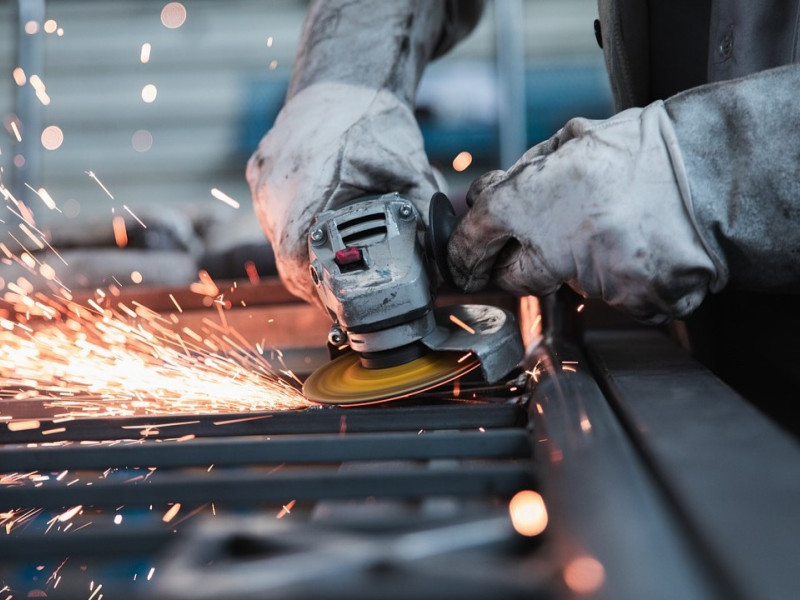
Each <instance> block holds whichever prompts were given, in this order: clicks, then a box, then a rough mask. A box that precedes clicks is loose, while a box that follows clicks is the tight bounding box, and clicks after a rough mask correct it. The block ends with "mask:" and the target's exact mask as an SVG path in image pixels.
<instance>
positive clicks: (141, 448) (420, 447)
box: [0, 429, 531, 472]
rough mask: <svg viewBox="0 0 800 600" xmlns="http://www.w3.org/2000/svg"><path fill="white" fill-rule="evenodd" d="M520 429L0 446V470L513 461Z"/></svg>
mask: <svg viewBox="0 0 800 600" xmlns="http://www.w3.org/2000/svg"><path fill="white" fill-rule="evenodd" d="M530 453H531V448H530V442H529V440H528V436H527V435H526V433H525V432H524V431H523V430H520V429H511V430H506V429H502V430H495V431H487V432H484V433H481V432H479V431H459V432H451V431H443V432H434V433H426V434H424V435H418V434H416V433H380V434H371V433H356V434H346V435H292V436H278V437H271V438H269V437H263V436H262V437H238V438H208V439H199V440H197V439H196V440H190V441H186V442H180V443H178V442H169V443H161V442H155V441H145V442H139V443H135V444H125V445H121V444H115V445H112V446H105V445H104V446H102V447H101V448H98V447H97V446H83V445H74V446H60V447H51V446H47V447H38V448H21V447H16V448H15V447H5V448H0V472H8V471H42V472H45V471H61V470H63V469H68V470H71V471H74V470H80V469H98V470H101V471H102V470H104V469H106V468H108V467H123V468H124V467H133V466H137V467H158V468H169V467H186V466H208V465H210V464H213V465H215V466H218V467H222V466H236V465H253V464H264V463H267V464H269V463H271V464H276V463H285V464H297V463H311V464H314V463H337V462H344V461H353V460H421V459H434V458H503V457H507V458H521V457H524V456H530Z"/></svg>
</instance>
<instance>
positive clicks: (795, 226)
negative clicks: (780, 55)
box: [665, 64, 800, 293]
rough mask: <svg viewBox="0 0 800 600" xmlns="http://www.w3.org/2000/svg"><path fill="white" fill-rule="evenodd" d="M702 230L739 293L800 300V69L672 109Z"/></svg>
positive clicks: (711, 88)
mask: <svg viewBox="0 0 800 600" xmlns="http://www.w3.org/2000/svg"><path fill="white" fill-rule="evenodd" d="M665 106H666V108H667V111H668V113H669V114H670V116H671V118H672V120H673V122H674V126H675V131H676V133H677V136H678V140H679V143H680V147H681V153H682V155H683V160H684V162H685V166H686V172H687V175H688V179H689V186H690V192H691V202H692V207H693V210H694V215H695V218H696V220H697V226H698V229H699V231H700V232H701V235H703V237H704V238H705V242H706V244H707V245H708V246H709V249H710V250H711V251H712V252H713V253H714V254H716V257H717V258H718V259H719V261H720V263H721V264H722V267H723V269H726V270H727V273H724V274H723V277H725V276H726V275H727V277H728V278H729V282H728V285H729V286H730V287H733V288H738V289H746V290H753V291H766V292H791V293H800V64H794V65H789V66H785V67H779V68H776V69H770V70H767V71H762V72H759V73H756V74H753V75H750V76H747V77H744V78H741V79H734V80H730V81H724V82H720V83H715V84H710V85H705V86H701V87H697V88H693V89H691V90H688V91H686V92H683V93H681V94H678V95H676V96H673V97H672V98H670V99H668V100H667V101H666V102H665Z"/></svg>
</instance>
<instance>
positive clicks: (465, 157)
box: [453, 152, 472, 172]
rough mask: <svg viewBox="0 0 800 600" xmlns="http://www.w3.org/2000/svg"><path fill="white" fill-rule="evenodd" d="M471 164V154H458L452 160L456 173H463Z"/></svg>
mask: <svg viewBox="0 0 800 600" xmlns="http://www.w3.org/2000/svg"><path fill="white" fill-rule="evenodd" d="M471 164H472V154H470V153H469V152H459V153H458V154H457V155H456V157H455V158H454V159H453V169H454V170H456V171H459V172H461V171H464V170H465V169H466V168H467V167H469V166H470V165H471Z"/></svg>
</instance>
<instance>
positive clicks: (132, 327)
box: [0, 171, 310, 525]
mask: <svg viewBox="0 0 800 600" xmlns="http://www.w3.org/2000/svg"><path fill="white" fill-rule="evenodd" d="M87 174H89V175H90V176H91V177H92V178H93V179H95V180H96V181H98V183H99V184H100V185H101V187H103V189H105V188H104V186H102V183H100V182H99V180H97V178H96V176H95V175H94V173H92V172H91V171H89V172H87ZM0 192H2V194H1V195H0V201H1V200H2V198H5V202H6V205H7V207H8V208H9V209H10V210H11V213H12V214H14V215H15V216H16V217H17V218H19V219H20V223H19V225H21V226H22V227H21V230H22V232H23V233H24V235H22V234H21V233H20V234H17V236H14V235H13V234H12V233H11V232H10V231H9V236H10V237H11V239H13V240H15V242H16V243H18V244H19V247H20V248H21V250H20V249H17V251H16V252H17V253H15V250H14V248H10V247H9V246H8V245H6V244H2V243H0V251H2V254H0V259H2V262H3V263H5V264H7V265H12V264H15V265H16V266H17V267H21V268H22V269H24V271H25V272H26V273H25V275H24V276H20V277H18V278H16V279H15V280H9V281H5V280H4V279H2V278H0V382H2V383H0V401H4V400H6V401H13V402H21V403H25V404H28V403H30V404H29V405H30V406H34V407H36V406H39V407H42V409H44V410H45V411H47V412H48V413H50V414H52V413H53V412H55V418H54V420H53V422H54V423H55V422H56V421H61V422H62V424H63V426H64V427H66V428H67V429H68V428H69V421H70V420H71V419H73V418H78V417H102V416H106V417H115V416H118V417H125V416H137V415H165V414H166V415H169V414H176V415H177V414H198V413H211V414H222V413H246V412H250V411H257V412H263V411H269V410H280V409H296V408H304V407H307V406H310V403H309V402H308V401H307V400H306V399H305V398H304V397H303V396H302V394H300V392H299V391H298V390H297V386H296V385H295V384H294V383H290V382H289V381H288V380H287V379H286V377H287V376H286V375H285V374H284V373H285V372H287V370H286V369H285V366H284V365H283V364H282V363H281V364H278V365H273V364H272V363H270V362H269V361H268V360H267V359H266V358H265V357H264V356H263V355H262V353H261V352H259V351H257V350H256V348H255V347H251V344H249V343H248V342H247V341H246V340H245V339H244V338H243V337H242V336H241V334H239V333H238V332H237V331H236V330H234V329H232V328H230V327H229V326H228V325H227V322H226V320H225V314H224V311H225V310H227V308H229V307H230V306H231V305H232V303H231V302H230V301H229V300H226V299H224V294H223V293H222V291H221V290H220V289H219V287H218V286H217V285H216V284H215V283H214V281H213V280H212V279H211V277H210V276H209V275H208V273H205V272H201V273H200V274H199V279H200V281H199V282H198V283H197V284H196V285H195V286H194V287H193V288H192V291H194V292H196V293H199V294H203V295H205V296H208V297H209V299H210V300H212V301H213V306H214V307H215V308H214V311H213V312H210V313H209V317H211V316H212V315H215V316H216V318H214V319H212V318H207V319H203V320H202V323H201V324H198V325H193V326H192V327H187V326H185V324H183V323H181V322H180V319H179V317H178V316H177V314H175V313H171V314H168V315H162V314H159V313H157V312H155V311H153V310H151V309H149V308H147V307H146V306H144V305H142V304H141V303H139V302H135V301H131V302H129V303H126V302H125V301H124V300H121V299H120V298H119V295H120V294H119V288H118V287H117V286H116V285H111V286H109V288H108V289H107V290H105V291H104V290H103V289H99V288H98V289H97V290H95V292H94V294H93V297H90V298H88V299H87V300H86V301H85V302H77V301H75V300H74V297H73V294H72V292H71V291H70V290H69V289H67V288H66V287H65V286H64V285H63V284H62V283H61V282H60V281H59V280H58V278H57V277H56V272H55V270H54V269H53V268H52V267H51V266H50V265H48V264H47V261H48V256H52V255H51V254H48V253H44V252H43V253H39V252H37V248H41V247H42V246H41V244H40V243H39V242H45V243H46V241H45V240H44V236H43V235H42V233H41V232H40V231H39V230H38V229H36V228H35V227H34V226H33V225H32V223H29V222H26V221H25V219H23V218H22V217H23V215H24V214H25V213H24V212H17V211H16V210H14V209H13V208H12V204H13V196H12V195H11V193H10V192H9V191H8V190H7V189H6V188H5V187H4V186H3V185H2V183H0ZM106 193H108V192H107V190H106ZM17 207H18V208H20V210H22V208H21V204H18V205H17ZM28 238H29V239H30V240H32V241H33V242H34V243H35V244H36V245H35V246H33V245H32V244H29V243H27V242H26V243H25V244H23V242H24V240H25V239H28ZM26 246H27V247H26ZM47 247H48V248H49V247H50V246H49V244H47ZM29 248H30V250H29ZM112 288H113V289H112ZM231 291H232V292H234V291H235V290H234V288H231ZM173 302H174V304H175V305H176V308H178V311H179V312H180V305H178V304H177V301H175V300H174V297H173ZM274 355H277V356H278V360H280V353H278V352H276V353H274ZM28 414H30V412H28ZM0 416H1V417H3V418H0V427H2V426H5V427H7V428H8V430H10V431H24V430H26V429H40V428H41V427H42V426H41V424H40V422H39V421H37V420H34V419H32V418H30V417H27V418H25V419H14V418H11V417H9V416H7V415H0ZM3 423H5V425H3ZM58 429H60V427H58V426H56V427H51V428H47V429H46V430H47V431H48V433H56V431H57V430H58ZM2 522H3V521H2V519H0V525H2Z"/></svg>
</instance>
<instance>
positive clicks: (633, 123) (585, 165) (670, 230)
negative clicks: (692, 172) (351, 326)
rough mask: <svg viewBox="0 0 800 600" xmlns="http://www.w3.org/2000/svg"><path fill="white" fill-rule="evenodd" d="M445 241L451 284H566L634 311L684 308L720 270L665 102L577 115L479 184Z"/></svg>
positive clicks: (543, 289) (541, 287)
mask: <svg viewBox="0 0 800 600" xmlns="http://www.w3.org/2000/svg"><path fill="white" fill-rule="evenodd" d="M467 201H468V203H469V204H471V209H470V210H469V211H468V213H467V215H466V216H465V217H464V219H462V221H461V223H459V225H458V227H457V228H456V230H455V231H454V233H453V236H452V237H451V239H450V243H449V246H448V260H449V264H450V268H451V272H452V276H453V279H454V281H455V283H456V284H457V285H459V286H460V287H462V288H463V289H465V290H466V291H469V292H472V291H477V290H480V289H482V288H483V287H485V286H487V285H488V284H489V283H490V282H491V283H495V284H496V285H498V286H500V287H501V288H503V289H505V290H507V291H509V292H512V293H515V294H534V295H546V294H549V293H552V292H554V291H555V290H556V289H558V288H559V287H560V286H561V285H562V284H564V283H566V284H568V285H569V286H570V287H572V288H573V289H574V290H575V291H577V292H578V293H579V294H581V295H582V296H584V297H588V298H597V297H599V298H602V299H603V300H605V301H606V302H607V303H609V304H610V305H612V306H616V307H619V308H622V309H625V310H627V311H629V312H630V313H631V314H632V315H633V316H635V317H636V318H638V319H640V320H643V321H647V322H651V323H661V322H665V321H667V320H669V319H670V318H680V317H684V316H686V315H688V314H689V313H691V312H692V311H693V310H694V309H696V308H697V307H698V305H699V304H700V302H701V301H702V300H703V298H704V297H705V295H706V294H707V293H708V292H709V291H712V292H714V291H718V290H719V289H721V288H722V287H723V286H724V285H725V283H726V278H727V268H726V267H725V264H724V263H723V262H722V259H721V258H720V257H719V256H717V255H716V254H715V253H714V252H712V250H711V249H710V246H709V245H708V244H707V243H706V242H705V241H704V239H703V237H702V236H701V235H700V234H699V233H698V226H697V223H696V219H695V215H694V212H693V209H692V202H691V195H690V191H689V184H688V180H687V177H686V173H685V168H684V164H683V160H682V157H681V152H680V148H679V146H678V141H677V139H676V136H675V132H674V129H673V126H672V123H671V122H670V118H669V115H668V114H667V112H666V110H665V109H664V104H663V103H662V102H660V101H659V102H655V103H653V104H651V105H649V106H647V107H646V108H644V109H641V108H633V109H629V110H626V111H624V112H621V113H619V114H618V115H615V116H614V117H612V118H610V119H608V120H605V121H590V120H587V119H573V120H571V121H569V122H568V123H567V124H566V126H565V127H564V128H563V129H561V130H560V131H559V132H558V133H557V134H556V135H555V136H553V137H552V138H551V139H549V140H547V141H545V142H542V143H541V144H539V145H537V146H535V147H533V148H531V149H530V150H528V152H526V153H525V154H524V155H523V156H522V158H521V159H520V160H519V161H517V163H516V164H514V165H513V166H512V167H511V168H510V169H509V170H508V171H505V172H504V171H494V172H491V173H487V174H486V175H484V176H482V177H481V178H479V179H478V180H476V181H475V182H474V183H473V184H472V186H471V188H470V190H469V192H468V195H467Z"/></svg>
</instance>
